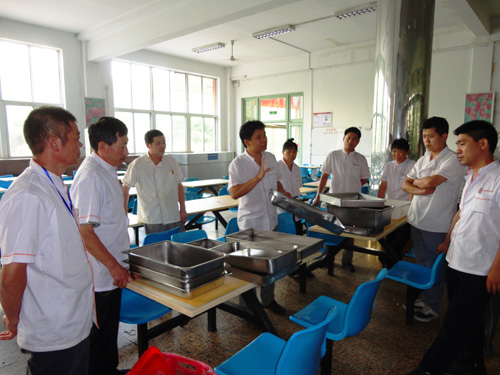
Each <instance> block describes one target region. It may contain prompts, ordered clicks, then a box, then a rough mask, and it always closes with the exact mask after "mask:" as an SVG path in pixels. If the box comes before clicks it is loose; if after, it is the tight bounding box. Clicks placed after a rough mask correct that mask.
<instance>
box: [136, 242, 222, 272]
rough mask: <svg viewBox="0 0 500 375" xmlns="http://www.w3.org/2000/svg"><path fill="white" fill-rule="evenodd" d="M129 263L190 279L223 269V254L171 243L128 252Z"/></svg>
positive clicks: (143, 247)
mask: <svg viewBox="0 0 500 375" xmlns="http://www.w3.org/2000/svg"><path fill="white" fill-rule="evenodd" d="M128 256H129V263H130V264H136V265H138V266H141V267H145V268H149V269H151V270H153V271H158V272H161V273H165V274H167V275H171V276H175V277H178V278H183V279H187V278H192V277H196V276H199V275H201V274H204V273H206V272H210V271H213V270H214V269H218V268H221V267H224V254H222V253H219V252H217V251H211V250H207V249H203V248H201V247H197V246H193V245H188V244H183V243H176V242H171V241H164V242H158V243H155V244H151V245H147V246H142V247H137V248H134V249H131V250H129V251H128Z"/></svg>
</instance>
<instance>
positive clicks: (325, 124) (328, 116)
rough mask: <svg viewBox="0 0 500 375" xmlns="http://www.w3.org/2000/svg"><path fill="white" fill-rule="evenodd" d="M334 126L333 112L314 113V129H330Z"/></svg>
mask: <svg viewBox="0 0 500 375" xmlns="http://www.w3.org/2000/svg"><path fill="white" fill-rule="evenodd" d="M331 126H332V112H320V113H313V128H330V127H331Z"/></svg>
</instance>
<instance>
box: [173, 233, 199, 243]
mask: <svg viewBox="0 0 500 375" xmlns="http://www.w3.org/2000/svg"><path fill="white" fill-rule="evenodd" d="M204 238H208V236H207V232H205V231H204V230H188V231H186V232H180V233H176V234H174V235H172V241H173V242H179V243H187V242H192V241H197V240H202V239H204Z"/></svg>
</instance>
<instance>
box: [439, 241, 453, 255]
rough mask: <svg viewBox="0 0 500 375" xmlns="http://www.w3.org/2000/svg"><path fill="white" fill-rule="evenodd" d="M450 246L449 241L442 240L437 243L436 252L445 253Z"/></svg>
mask: <svg viewBox="0 0 500 375" xmlns="http://www.w3.org/2000/svg"><path fill="white" fill-rule="evenodd" d="M449 247H450V243H449V242H448V241H445V242H443V243H442V244H439V246H438V247H437V250H436V251H437V253H438V254H440V253H443V254H446V253H447V252H448V248H449Z"/></svg>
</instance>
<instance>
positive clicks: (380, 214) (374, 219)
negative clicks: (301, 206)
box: [326, 205, 393, 232]
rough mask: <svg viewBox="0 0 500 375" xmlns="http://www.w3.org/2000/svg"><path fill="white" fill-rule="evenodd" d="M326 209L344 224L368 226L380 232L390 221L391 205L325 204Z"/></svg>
mask: <svg viewBox="0 0 500 375" xmlns="http://www.w3.org/2000/svg"><path fill="white" fill-rule="evenodd" d="M326 208H327V210H328V211H329V212H331V213H333V214H334V215H335V216H337V217H338V218H339V219H340V220H341V221H342V222H343V223H344V224H345V225H346V226H347V225H353V226H356V227H362V228H370V229H372V231H373V232H380V231H382V230H383V229H384V227H385V226H386V225H388V224H389V223H390V222H391V216H392V210H393V208H392V207H391V206H384V207H382V208H368V207H357V208H356V207H337V206H333V205H327V206H326Z"/></svg>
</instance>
